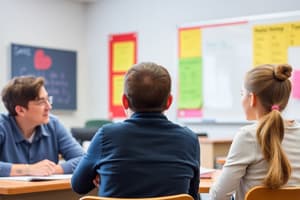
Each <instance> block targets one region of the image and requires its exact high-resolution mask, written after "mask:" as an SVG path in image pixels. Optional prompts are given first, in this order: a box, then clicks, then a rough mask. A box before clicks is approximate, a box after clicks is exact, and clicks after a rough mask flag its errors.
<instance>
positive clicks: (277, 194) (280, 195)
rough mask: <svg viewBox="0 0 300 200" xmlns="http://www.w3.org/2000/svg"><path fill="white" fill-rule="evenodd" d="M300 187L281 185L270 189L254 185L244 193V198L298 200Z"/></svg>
mask: <svg viewBox="0 0 300 200" xmlns="http://www.w3.org/2000/svg"><path fill="white" fill-rule="evenodd" d="M299 199H300V187H291V186H290V187H283V188H279V189H270V188H267V187H264V186H255V187H253V188H251V189H250V190H249V191H248V192H247V193H246V195H245V200H299Z"/></svg>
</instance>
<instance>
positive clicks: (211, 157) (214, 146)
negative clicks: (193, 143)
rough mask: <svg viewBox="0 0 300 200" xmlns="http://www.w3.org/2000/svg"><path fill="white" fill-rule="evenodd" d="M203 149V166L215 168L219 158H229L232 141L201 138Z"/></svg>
mask: <svg viewBox="0 0 300 200" xmlns="http://www.w3.org/2000/svg"><path fill="white" fill-rule="evenodd" d="M199 143H200V148H201V155H200V156H201V166H203V167H207V168H215V167H216V166H215V160H216V157H218V156H227V153H228V151H229V148H230V145H231V143H232V139H209V138H199Z"/></svg>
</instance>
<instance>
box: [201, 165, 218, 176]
mask: <svg viewBox="0 0 300 200" xmlns="http://www.w3.org/2000/svg"><path fill="white" fill-rule="evenodd" d="M215 171H216V170H215V169H211V168H205V167H200V178H211V176H212V173H213V172H215Z"/></svg>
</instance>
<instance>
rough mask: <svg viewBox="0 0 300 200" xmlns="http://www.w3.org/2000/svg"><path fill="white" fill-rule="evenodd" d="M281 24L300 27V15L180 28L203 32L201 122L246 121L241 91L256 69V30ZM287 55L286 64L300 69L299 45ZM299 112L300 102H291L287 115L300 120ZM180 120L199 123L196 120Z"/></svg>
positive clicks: (242, 19) (268, 16) (256, 17)
mask: <svg viewBox="0 0 300 200" xmlns="http://www.w3.org/2000/svg"><path fill="white" fill-rule="evenodd" d="M280 23H300V11H294V12H286V13H274V14H269V15H259V16H247V17H238V18H233V19H221V20H214V21H207V22H199V23H190V24H185V25H182V26H180V29H189V28H197V27H198V28H200V30H201V48H202V60H203V77H202V78H203V96H204V97H203V98H204V103H203V108H202V111H203V117H202V118H201V119H200V120H204V121H205V120H209V121H210V120H214V121H220V122H232V121H245V120H246V119H245V116H244V112H243V110H242V106H241V98H240V91H241V88H242V85H243V80H244V75H245V73H246V72H247V71H248V70H249V69H251V68H252V67H253V66H254V62H253V60H254V55H253V54H254V51H253V49H254V47H253V46H254V41H253V40H254V39H253V37H254V36H253V27H257V26H259V25H272V24H280ZM299 30H300V29H299ZM299 37H300V35H299ZM270 51H271V50H270ZM286 51H287V62H288V63H290V64H291V65H292V66H293V68H294V69H300V44H299V46H297V45H293V46H289V47H288V48H287V50H286ZM179 85H180V83H179ZM299 111H300V100H299V99H294V98H290V102H289V105H288V107H287V108H286V111H285V112H284V115H285V116H286V117H288V118H293V119H300V112H299ZM180 120H181V121H185V122H189V121H192V122H193V121H199V119H195V118H186V119H180Z"/></svg>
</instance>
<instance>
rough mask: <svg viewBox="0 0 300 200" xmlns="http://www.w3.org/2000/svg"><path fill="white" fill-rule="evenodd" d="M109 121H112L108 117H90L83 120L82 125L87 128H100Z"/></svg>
mask: <svg viewBox="0 0 300 200" xmlns="http://www.w3.org/2000/svg"><path fill="white" fill-rule="evenodd" d="M109 123H112V121H111V120H109V119H90V120H87V121H86V122H85V124H84V126H85V127H87V128H90V127H96V128H100V127H101V126H103V125H104V124H109Z"/></svg>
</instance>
